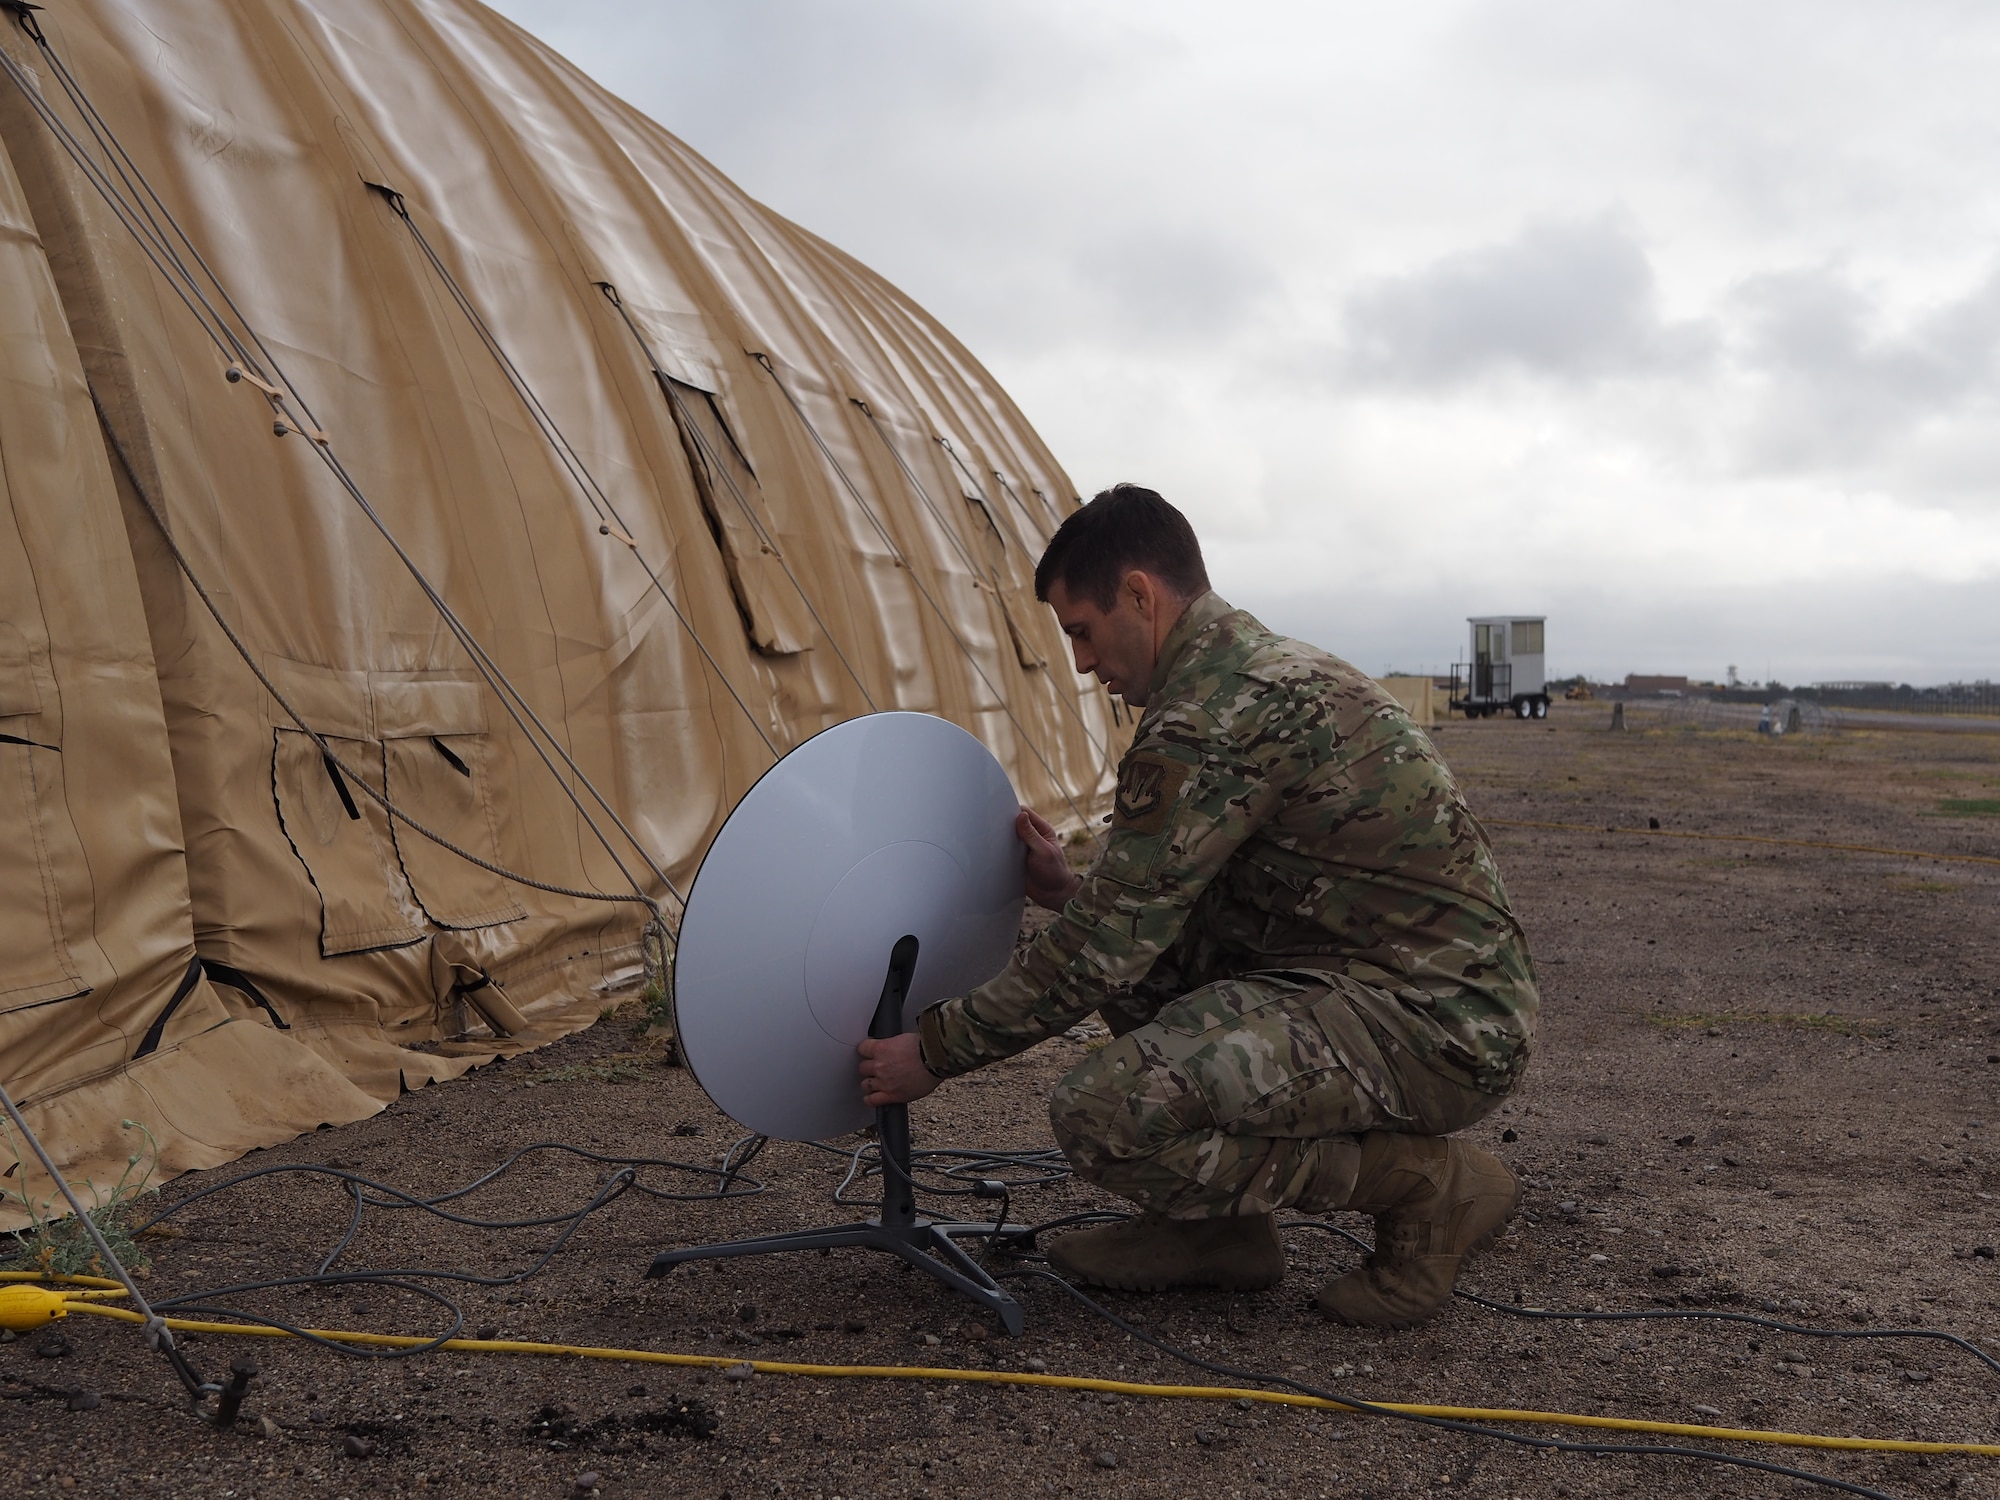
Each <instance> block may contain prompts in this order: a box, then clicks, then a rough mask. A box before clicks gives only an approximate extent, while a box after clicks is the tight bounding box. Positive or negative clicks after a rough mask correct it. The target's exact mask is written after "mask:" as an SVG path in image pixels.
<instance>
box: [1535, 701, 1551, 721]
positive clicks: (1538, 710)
mask: <svg viewBox="0 0 2000 1500" xmlns="http://www.w3.org/2000/svg"><path fill="white" fill-rule="evenodd" d="M1548 716H1549V700H1548V699H1546V698H1537V699H1536V700H1535V717H1536V718H1538V719H1546V718H1547V717H1548Z"/></svg>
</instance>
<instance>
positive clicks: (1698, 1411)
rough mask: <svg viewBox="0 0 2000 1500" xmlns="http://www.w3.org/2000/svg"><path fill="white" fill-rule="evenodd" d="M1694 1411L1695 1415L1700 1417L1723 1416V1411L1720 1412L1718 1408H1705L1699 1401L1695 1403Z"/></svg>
mask: <svg viewBox="0 0 2000 1500" xmlns="http://www.w3.org/2000/svg"><path fill="white" fill-rule="evenodd" d="M1694 1411H1695V1415H1696V1416H1698V1417H1719V1416H1721V1415H1722V1413H1721V1411H1720V1410H1718V1409H1717V1408H1715V1407H1713V1406H1703V1405H1702V1404H1701V1403H1700V1402H1699V1401H1697V1402H1695V1404H1694Z"/></svg>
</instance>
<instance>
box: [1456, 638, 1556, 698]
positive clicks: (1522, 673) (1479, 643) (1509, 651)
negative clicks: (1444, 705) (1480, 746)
mask: <svg viewBox="0 0 2000 1500" xmlns="http://www.w3.org/2000/svg"><path fill="white" fill-rule="evenodd" d="M1545 623H1546V621H1545V617H1543V616H1541V615H1529V616H1526V617H1524V618H1516V617H1514V616H1512V615H1481V616H1477V617H1475V618H1473V619H1469V620H1467V621H1466V624H1467V625H1468V626H1470V627H1471V638H1470V640H1469V641H1468V642H1467V645H1469V646H1470V647H1471V651H1470V657H1471V659H1470V660H1469V661H1464V662H1460V663H1458V664H1457V665H1456V666H1454V667H1453V668H1452V669H1451V688H1450V693H1451V696H1450V699H1449V700H1448V708H1449V710H1450V711H1453V712H1459V713H1463V714H1464V715H1465V716H1466V717H1467V718H1468V719H1483V718H1487V717H1490V716H1491V715H1493V714H1496V713H1506V712H1511V713H1512V714H1513V715H1514V716H1515V717H1516V718H1519V719H1530V718H1533V719H1545V718H1547V717H1548V713H1549V695H1548V690H1547V688H1546V687H1545V686H1544V685H1543V681H1544V674H1543V670H1542V663H1543V660H1544V656H1543V644H1544V630H1543V627H1544V625H1545Z"/></svg>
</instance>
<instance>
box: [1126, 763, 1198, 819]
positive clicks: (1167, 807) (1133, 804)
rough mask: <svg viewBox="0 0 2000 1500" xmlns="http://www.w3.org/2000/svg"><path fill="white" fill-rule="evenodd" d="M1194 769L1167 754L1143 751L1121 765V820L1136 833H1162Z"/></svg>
mask: <svg viewBox="0 0 2000 1500" xmlns="http://www.w3.org/2000/svg"><path fill="white" fill-rule="evenodd" d="M1190 769H1191V768H1190V767H1189V766H1187V765H1186V764H1184V763H1183V762H1181V761H1177V760H1173V759H1170V758H1169V757H1167V756H1164V755H1156V754H1151V753H1148V752H1146V751H1143V750H1142V751H1140V752H1139V753H1138V754H1136V755H1128V756H1126V757H1125V760H1124V763H1123V764H1122V765H1120V766H1119V767H1118V800H1117V803H1116V811H1117V821H1118V823H1119V824H1120V825H1121V826H1123V827H1124V828H1125V829H1127V830H1128V831H1130V832H1132V833H1158V832H1159V831H1160V830H1161V829H1162V828H1164V827H1166V825H1167V814H1168V813H1169V812H1171V811H1172V810H1173V806H1174V798H1175V797H1176V796H1177V795H1179V793H1180V789H1181V783H1182V782H1184V781H1186V780H1187V778H1188V771H1189V770H1190Z"/></svg>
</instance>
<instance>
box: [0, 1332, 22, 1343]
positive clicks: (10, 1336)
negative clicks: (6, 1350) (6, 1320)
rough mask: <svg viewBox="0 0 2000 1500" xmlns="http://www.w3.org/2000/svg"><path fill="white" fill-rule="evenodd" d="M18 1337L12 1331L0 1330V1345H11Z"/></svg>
mask: <svg viewBox="0 0 2000 1500" xmlns="http://www.w3.org/2000/svg"><path fill="white" fill-rule="evenodd" d="M18 1337H20V1335H19V1334H17V1333H15V1332H14V1330H13V1329H11V1328H0V1344H11V1343H13V1342H14V1340H15V1339H17V1338H18Z"/></svg>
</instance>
